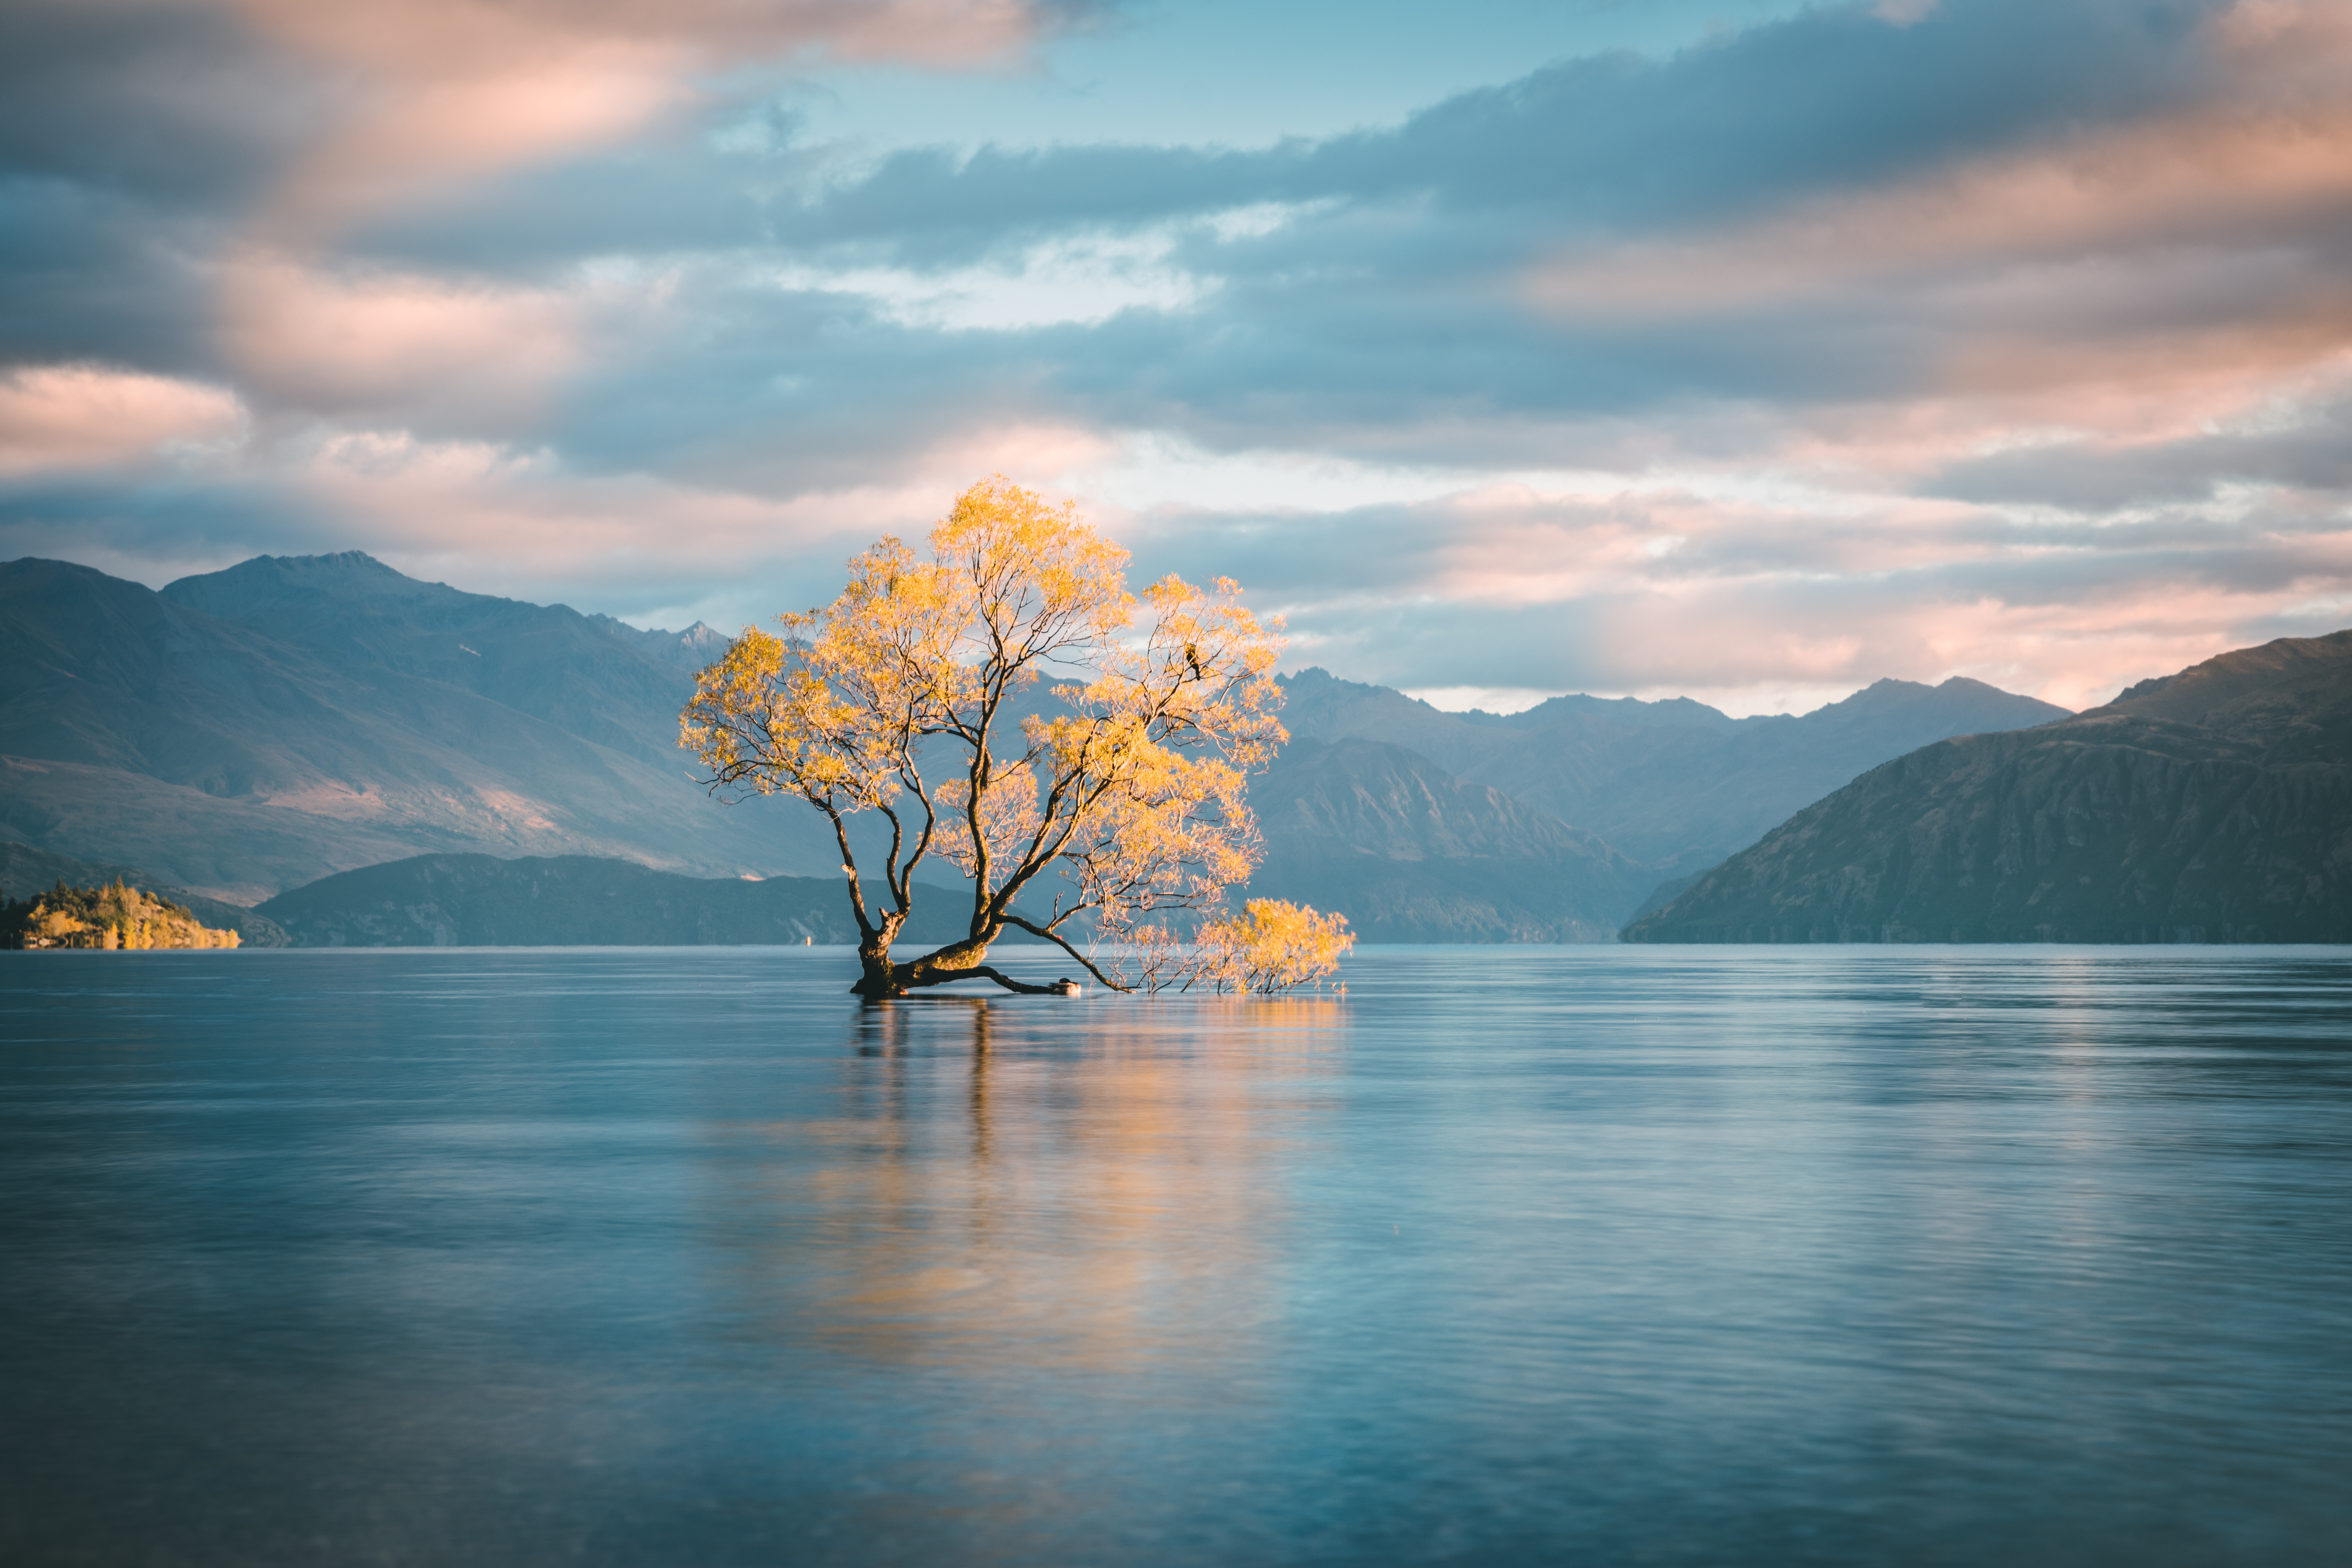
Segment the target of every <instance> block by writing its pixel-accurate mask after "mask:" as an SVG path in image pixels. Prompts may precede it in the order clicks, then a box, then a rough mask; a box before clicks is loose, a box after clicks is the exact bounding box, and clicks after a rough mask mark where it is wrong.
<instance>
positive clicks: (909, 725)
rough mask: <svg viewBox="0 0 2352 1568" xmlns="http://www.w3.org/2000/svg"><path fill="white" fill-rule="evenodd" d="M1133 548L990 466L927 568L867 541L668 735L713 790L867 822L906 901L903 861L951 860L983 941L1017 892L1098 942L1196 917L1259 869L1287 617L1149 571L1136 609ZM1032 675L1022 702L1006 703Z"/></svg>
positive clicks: (1219, 586)
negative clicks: (695, 759) (1260, 816)
mask: <svg viewBox="0 0 2352 1568" xmlns="http://www.w3.org/2000/svg"><path fill="white" fill-rule="evenodd" d="M1127 560H1128V554H1127V552H1126V551H1124V550H1122V549H1121V548H1119V547H1118V545H1117V544H1114V543H1112V542H1109V541H1108V540H1106V539H1103V538H1101V537H1099V536H1098V535H1097V534H1096V533H1095V531H1093V530H1092V529H1091V528H1089V527H1087V525H1086V523H1085V522H1084V521H1081V520H1080V519H1079V518H1078V516H1077V513H1076V510H1075V508H1073V507H1071V506H1069V505H1067V504H1064V505H1061V506H1053V505H1049V504H1047V503H1046V502H1045V500H1042V499H1041V498H1039V497H1037V496H1035V495H1034V494H1032V493H1030V492H1028V491H1026V490H1024V489H1020V488H1019V487H1018V486H1016V485H1013V483H1011V482H1010V481H1009V480H1007V479H1003V477H1002V476H995V477H992V478H991V479H985V480H982V482H981V483H980V484H977V485H974V486H973V487H972V488H971V489H969V490H967V491H965V492H964V493H963V494H962V495H961V496H960V497H958V498H957V500H956V502H955V505H954V506H953V508H952V509H951V510H950V512H949V514H948V516H947V517H946V518H945V519H944V520H943V521H940V524H939V526H938V527H936V528H934V529H933V530H932V531H931V533H930V538H929V558H928V559H924V558H921V557H919V556H918V554H917V553H916V552H914V551H913V550H912V549H910V548H909V547H908V545H907V544H906V543H905V542H902V541H900V540H898V539H895V538H886V539H883V540H880V541H878V542H876V543H875V544H874V545H873V546H872V547H871V548H869V549H867V550H866V551H865V552H862V553H861V554H859V555H858V556H857V557H856V559H854V560H852V561H851V562H850V563H849V569H850V578H849V582H848V583H847V584H846V585H845V587H844V588H843V590H842V593H841V595H840V596H839V597H837V598H836V599H835V601H834V602H833V603H832V604H831V605H828V606H825V607H824V608H822V609H815V610H810V611H808V612H806V613H805V614H800V615H786V616H780V617H779V622H780V626H781V629H782V636H774V635H771V634H768V633H764V632H760V631H747V632H745V633H744V635H743V636H742V637H740V639H738V640H737V642H736V643H735V645H734V646H733V647H730V649H729V650H728V653H727V655H726V657H725V658H721V659H720V660H719V661H718V662H717V663H715V664H713V665H712V666H711V667H710V668H708V669H706V670H704V671H703V672H702V674H701V676H700V677H699V678H698V682H697V688H696V692H695V697H694V700H693V701H692V702H691V703H689V704H688V707H687V709H686V710H685V712H684V713H683V714H682V715H681V716H680V724H679V736H680V743H681V744H682V745H685V746H688V747H690V748H692V749H693V750H694V751H695V752H697V753H698V755H699V756H700V757H701V759H702V760H703V762H704V763H706V764H707V765H708V766H709V769H710V772H711V783H712V784H713V785H714V786H716V787H726V788H734V789H739V790H743V791H755V792H760V793H783V794H792V795H800V796H801V797H803V798H804V799H806V800H809V801H811V802H813V803H814V804H815V805H818V806H820V807H822V808H824V810H825V811H827V812H828V813H831V814H833V816H835V822H836V825H838V823H839V820H840V818H841V816H844V815H845V814H847V813H852V812H856V811H863V810H878V811H880V812H882V813H883V814H884V815H885V816H887V817H888V818H889V819H890V822H891V825H892V828H893V836H892V848H891V850H890V854H889V859H888V861H887V865H886V867H885V871H886V874H887V877H886V879H887V882H888V884H889V888H890V891H891V894H892V896H893V898H894V899H895V900H897V901H898V907H899V910H900V912H901V913H903V912H904V911H905V910H906V909H907V908H908V903H907V900H909V899H910V898H911V897H912V889H913V882H912V873H913V870H914V868H915V866H916V865H917V864H918V863H919V861H920V860H921V859H922V858H924V857H925V856H926V855H928V854H929V853H932V852H934V851H936V852H938V853H940V854H941V855H942V856H944V857H945V858H948V859H950V860H951V861H953V862H954V863H955V864H956V865H957V866H958V867H960V868H962V869H963V870H964V871H965V873H966V874H967V875H969V876H971V877H973V878H975V879H977V880H978V881H979V883H980V893H981V897H980V899H979V900H977V903H976V907H975V913H974V915H973V917H972V920H973V923H972V928H971V938H970V942H971V943H977V944H979V946H978V947H977V948H976V949H975V950H974V951H979V952H984V951H985V944H986V942H988V941H991V940H992V939H993V938H994V936H995V934H996V931H997V930H998V929H999V928H1000V927H1001V924H1002V921H1003V919H1004V917H1005V916H1006V915H1007V914H1009V913H1010V912H1011V910H1012V909H1013V900H1014V899H1015V898H1016V897H1020V898H1024V899H1025V900H1029V901H1026V902H1024V903H1023V905H1022V906H1021V907H1022V908H1023V909H1024V910H1028V911H1031V913H1032V915H1033V916H1034V918H1035V919H1036V920H1037V921H1039V923H1042V924H1044V925H1045V926H1047V927H1048V928H1049V929H1050V928H1058V927H1060V926H1061V925H1062V924H1064V923H1065V922H1066V921H1070V920H1071V919H1073V918H1074V917H1076V916H1078V915H1080V914H1087V915H1089V916H1090V917H1091V918H1092V920H1093V921H1094V923H1095V925H1096V927H1097V930H1098V931H1102V932H1103V933H1105V934H1106V935H1108V936H1110V937H1111V938H1112V939H1113V940H1118V939H1119V938H1120V936H1121V935H1122V934H1123V933H1127V932H1130V931H1135V930H1137V929H1138V928H1139V925H1140V924H1141V923H1142V921H1144V920H1145V919H1146V918H1148V917H1149V916H1150V913H1151V911H1153V910H1166V909H1171V908H1178V909H1202V908H1208V907H1211V906H1213V905H1214V904H1215V903H1216V902H1217V901H1219V900H1221V899H1222V897H1223V890H1224V889H1226V888H1227V887H1229V886H1231V885H1233V884H1234V883H1236V882H1239V881H1242V880H1244V879H1246V878H1247V877H1248V875H1249V873H1250V870H1251V869H1252V868H1253V867H1254V866H1255V861H1256V857H1257V832H1256V826H1255V823H1254V821H1253V820H1252V818H1251V816H1250V813H1249V806H1248V802H1247V799H1246V796H1245V793H1244V785H1245V784H1246V780H1247V775H1248V774H1249V773H1252V772H1254V771H1255V770H1257V769H1260V768H1263V767H1264V766H1265V763H1267V762H1268V761H1269V760H1270V759H1271V758H1272V755H1273V748H1274V747H1275V746H1276V744H1278V743H1280V742H1282V741H1284V740H1286V739H1287V736H1286V735H1285V733H1284V732H1283V730H1282V726H1281V725H1280V723H1279V722H1277V721H1276V719H1275V716H1274V710H1275V709H1276V707H1277V706H1278V705H1279V703H1280V701H1281V689H1280V688H1279V687H1278V686H1276V683H1275V681H1274V666H1275V661H1276V658H1278V657H1279V654H1280V651H1281V647H1282V639H1281V637H1280V635H1279V627H1278V626H1260V625H1259V623H1258V622H1257V620H1256V619H1255V616H1252V615H1251V613H1250V612H1249V610H1248V609H1247V608H1246V607H1244V605H1243V604H1242V603H1241V589H1240V587H1239V585H1238V584H1234V582H1232V581H1231V580H1229V579H1224V578H1220V579H1218V580H1216V581H1215V582H1214V583H1213V584H1211V585H1210V586H1209V587H1208V588H1207V589H1205V590H1203V589H1201V588H1198V587H1195V586H1193V585H1192V584H1188V583H1186V582H1184V581H1182V580H1181V579H1180V578H1177V577H1172V576H1171V577H1167V578H1163V579H1162V580H1160V582H1158V583H1155V584H1151V585H1150V587H1149V588H1147V589H1146V590H1145V594H1144V597H1143V600H1142V601H1141V603H1140V605H1139V601H1138V600H1137V598H1136V597H1135V596H1134V595H1130V594H1129V592H1128V591H1127V586H1126V582H1125V576H1124V574H1125V570H1126V565H1127ZM1139 610H1140V612H1141V618H1142V620H1143V622H1144V625H1143V626H1141V628H1140V630H1138V629H1137V627H1136V622H1137V619H1138V616H1139ZM1046 677H1050V678H1052V679H1053V680H1054V681H1055V685H1054V686H1053V687H1052V690H1051V698H1052V700H1051V701H1050V702H1049V703H1045V704H1043V710H1042V711H1041V710H1037V708H1038V707H1039V703H1038V700H1037V699H1035V698H1026V699H1024V698H1022V697H1021V694H1022V693H1024V692H1027V691H1029V690H1031V689H1033V688H1034V686H1035V685H1036V683H1038V682H1039V681H1040V679H1044V678H1046ZM1016 700H1018V707H1020V708H1026V709H1029V711H1025V712H1021V711H1016ZM1016 718H1017V721H1018V722H1017V724H1016V722H1015V720H1016ZM1016 731H1017V735H1018V746H1019V749H1018V750H1017V751H1016V750H1013V749H1012V743H1013V741H1014V736H1015V732H1016ZM1000 746H1002V747H1003V748H1004V749H1003V750H1001V751H1000V750H998V749H997V748H999V747H1000ZM927 774H928V775H929V777H927V776H926V775H927ZM935 781H936V782H935ZM908 797H911V799H909V798H908ZM909 813H911V814H913V815H911V816H909V815H908V814H909ZM843 847H844V849H845V851H846V849H847V847H848V846H847V841H846V838H845V837H844V840H843ZM852 874H853V876H854V875H855V873H854V872H853V873H852ZM1048 889H1050V890H1052V891H1053V892H1054V893H1055V894H1057V895H1058V896H1054V897H1053V900H1052V909H1051V910H1050V911H1049V912H1042V913H1041V912H1038V911H1037V910H1036V900H1038V899H1039V898H1041V897H1044V896H1046V891H1047V890H1048ZM968 945H969V944H968ZM959 951H961V949H959Z"/></svg>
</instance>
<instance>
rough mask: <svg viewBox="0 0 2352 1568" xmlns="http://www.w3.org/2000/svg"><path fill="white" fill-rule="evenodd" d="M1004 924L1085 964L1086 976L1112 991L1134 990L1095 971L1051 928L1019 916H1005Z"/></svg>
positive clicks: (1084, 955) (1091, 960) (1093, 963)
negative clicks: (1050, 943) (1038, 937)
mask: <svg viewBox="0 0 2352 1568" xmlns="http://www.w3.org/2000/svg"><path fill="white" fill-rule="evenodd" d="M1072 912H1073V913H1075V912H1076V911H1075V910H1073V911H1072ZM1064 918H1067V917H1064ZM1004 923H1005V924H1006V925H1015V926H1019V927H1020V928H1021V929H1022V930H1023V931H1027V932H1028V933H1029V934H1030V935H1032V936H1042V937H1044V938H1045V940H1046V941H1047V942H1052V943H1053V944H1054V945H1055V947H1058V948H1060V949H1061V950H1062V951H1063V952H1066V953H1068V954H1069V955H1070V956H1071V957H1072V958H1075V959H1076V960H1077V961H1078V962H1079V963H1083V964H1085V965H1086V966H1087V973H1088V974H1091V975H1093V976H1094V977H1095V978H1096V979H1097V980H1099V981H1101V982H1102V983H1103V984H1105V985H1108V986H1109V987H1110V988H1111V989H1112V990H1114V991H1132V990H1133V989H1135V987H1133V986H1131V985H1121V984H1119V983H1118V981H1116V980H1113V979H1112V978H1111V977H1110V976H1109V975H1108V974H1105V973H1103V972H1102V971H1101V970H1099V969H1097V968H1096V967H1095V961H1094V960H1093V959H1091V958H1088V957H1087V955H1086V954H1085V953H1083V952H1079V951H1078V950H1077V949H1076V948H1075V947H1072V946H1071V945H1070V944H1069V942H1067V941H1066V940H1065V939H1064V938H1063V936H1062V933H1061V932H1060V931H1055V930H1054V929H1053V928H1052V927H1051V926H1041V925H1039V924H1037V923H1036V922H1035V921H1024V920H1023V919H1022V918H1021V917H1020V916H1019V915H1006V916H1005V917H1004Z"/></svg>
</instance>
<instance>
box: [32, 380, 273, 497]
mask: <svg viewBox="0 0 2352 1568" xmlns="http://www.w3.org/2000/svg"><path fill="white" fill-rule="evenodd" d="M246 428H247V417H246V412H245V408H244V406H243V405H241V404H240V403H239V402H238V401H237V399H236V395H235V394H233V393H231V392H228V391H226V390H225V389H223V388H221V387H217V386H203V385H198V384H193V383H189V382H184V381H173V380H171V379H169V378H166V377H163V376H156V375H142V374H138V373H136V372H126V371H120V370H113V369H110V368H108V367H106V366H104V365H92V364H74V365H47V366H41V367H37V368H27V369H21V370H17V371H15V372H12V373H10V374H7V375H6V376H5V377H0V475H16V474H39V473H47V472H52V471H55V470H58V469H75V468H97V467H101V466H105V465H112V464H137V463H139V462H141V461H142V460H143V459H146V458H151V457H153V456H155V455H157V454H158V453H160V452H164V451H166V450H167V449H170V448H175V447H176V448H180V449H182V450H189V449H195V448H203V447H218V446H220V445H222V444H225V443H228V442H233V441H236V440H237V439H238V438H240V437H242V436H243V435H244V434H245V432H246Z"/></svg>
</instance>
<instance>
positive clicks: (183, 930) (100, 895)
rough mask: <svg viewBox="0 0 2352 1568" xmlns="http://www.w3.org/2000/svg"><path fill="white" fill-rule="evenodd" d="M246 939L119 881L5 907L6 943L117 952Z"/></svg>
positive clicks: (1, 926) (0, 924)
mask: <svg viewBox="0 0 2352 1568" xmlns="http://www.w3.org/2000/svg"><path fill="white" fill-rule="evenodd" d="M241 941H242V939H241V938H240V937H239V936H238V935H237V933H236V931H215V930H214V929H212V928H211V927H209V926H206V925H204V924H202V923H201V922H199V921H197V920H196V918H195V917H194V915H193V914H191V913H189V912H188V911H187V910H184V909H182V908H181V907H180V906H179V905H177V904H174V903H173V902H171V901H170V900H166V899H163V898H161V897H158V896H157V895H155V894H152V893H147V892H142V891H141V890H140V889H137V888H133V887H130V886H127V885H126V884H125V883H123V882H121V881H120V880H117V881H116V882H114V883H113V884H111V885H110V886H108V887H103V888H68V887H67V886H66V885H65V884H64V883H63V882H62V881H60V882H59V883H58V886H57V888H56V889H54V890H53V891H51V892H47V893H44V894H42V895H40V896H39V897H37V898H35V899H33V900H28V901H24V902H18V903H12V904H8V905H6V906H5V908H0V946H7V947H28V948H89V949H96V950H98V951H100V952H116V951H119V950H125V949H145V948H215V947H217V948H226V947H236V946H237V945H239V943H240V942H241Z"/></svg>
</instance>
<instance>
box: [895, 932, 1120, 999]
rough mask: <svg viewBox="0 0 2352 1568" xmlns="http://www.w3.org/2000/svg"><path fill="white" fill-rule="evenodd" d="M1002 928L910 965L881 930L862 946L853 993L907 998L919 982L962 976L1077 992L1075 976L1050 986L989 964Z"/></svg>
mask: <svg viewBox="0 0 2352 1568" xmlns="http://www.w3.org/2000/svg"><path fill="white" fill-rule="evenodd" d="M1001 930H1003V928H1002V927H993V928H991V929H990V930H989V931H988V932H987V933H986V934H984V935H982V936H973V937H967V938H965V939H964V940H963V941H961V942H950V943H949V944H948V945H947V946H945V947H943V948H940V950H939V951H938V952H927V953H925V954H923V956H922V957H920V958H918V959H915V960H913V961H911V962H910V963H892V962H891V961H890V940H889V938H888V937H887V936H886V935H883V934H882V933H880V932H876V933H875V934H874V935H872V936H869V937H867V938H866V941H865V942H861V943H860V944H859V945H858V949H857V963H858V968H859V973H858V977H857V984H855V985H853V986H851V987H850V988H849V990H850V994H852V995H856V996H863V997H865V998H866V1000H867V1001H869V1002H872V1001H877V1000H879V999H880V998H882V997H886V996H904V995H905V994H907V993H908V991H909V990H911V989H913V988H914V987H916V986H919V985H945V984H949V983H950V982H951V981H957V980H992V981H994V982H995V983H996V984H999V985H1002V986H1003V987H1004V989H1006V990H1007V991H1015V992H1019V993H1020V994H1023V995H1024V996H1075V995H1076V994H1078V992H1079V990H1080V987H1079V985H1078V983H1077V982H1076V981H1075V980H1069V979H1062V980H1056V981H1054V982H1053V983H1052V984H1046V985H1032V984H1029V983H1028V982H1027V981H1025V980H1015V979H1013V976H1011V975H1010V974H1007V973H1004V972H1003V970H1001V969H996V968H993V967H992V966H991V965H989V964H988V963H985V962H983V961H984V960H985V959H986V958H987V957H988V947H989V944H990V943H991V942H994V941H995V940H996V936H997V933H998V931H1001Z"/></svg>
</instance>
